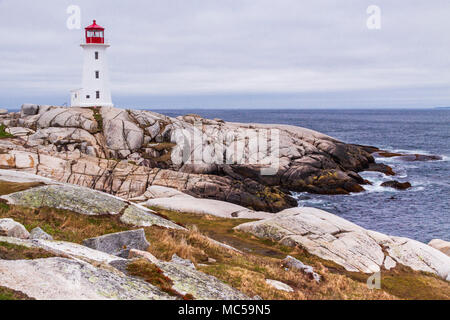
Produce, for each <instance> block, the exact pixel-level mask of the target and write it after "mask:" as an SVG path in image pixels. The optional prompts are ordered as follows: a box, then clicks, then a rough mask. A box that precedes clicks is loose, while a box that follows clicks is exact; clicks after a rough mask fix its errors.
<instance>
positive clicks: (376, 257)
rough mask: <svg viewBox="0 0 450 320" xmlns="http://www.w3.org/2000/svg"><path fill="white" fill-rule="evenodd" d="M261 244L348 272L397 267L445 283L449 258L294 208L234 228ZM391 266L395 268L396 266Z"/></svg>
mask: <svg viewBox="0 0 450 320" xmlns="http://www.w3.org/2000/svg"><path fill="white" fill-rule="evenodd" d="M235 229H236V230H239V231H244V232H248V233H251V234H253V235H255V236H257V237H259V238H262V239H271V240H274V241H279V242H281V243H282V244H284V245H288V246H299V247H302V248H304V249H305V250H307V251H308V252H310V253H311V254H314V255H316V256H319V257H321V258H323V259H326V260H331V261H334V262H335V263H337V264H339V265H341V266H343V267H344V268H345V269H346V270H348V271H352V272H364V273H374V272H379V271H380V270H381V267H382V266H383V265H385V266H387V269H388V268H389V269H390V268H392V267H393V266H394V265H395V263H398V264H403V265H405V266H408V267H411V268H412V269H414V270H420V271H425V272H430V273H434V274H436V275H438V276H439V277H441V278H443V279H447V278H448V277H449V275H450V257H448V256H446V255H445V254H443V253H442V252H440V251H439V250H436V249H434V248H432V247H430V246H427V245H425V244H423V243H421V242H418V241H415V240H411V239H407V238H401V237H394V236H387V235H384V234H382V233H379V232H375V231H371V230H366V229H364V228H362V227H360V226H357V225H356V224H354V223H351V222H349V221H347V220H345V219H342V218H340V217H338V216H335V215H333V214H331V213H328V212H325V211H322V210H319V209H315V208H292V209H287V210H284V211H282V212H280V213H278V214H277V215H276V216H275V217H274V218H272V219H265V220H260V221H255V222H248V223H244V224H241V225H239V226H237V227H236V228H235ZM394 262H395V263H394Z"/></svg>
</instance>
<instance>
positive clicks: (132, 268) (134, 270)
mask: <svg viewBox="0 0 450 320" xmlns="http://www.w3.org/2000/svg"><path fill="white" fill-rule="evenodd" d="M127 271H128V273H129V274H130V275H132V276H137V277H140V278H142V279H144V280H145V281H146V282H148V283H150V284H152V285H154V286H157V287H158V288H160V289H161V290H162V291H164V292H166V293H168V294H169V295H171V296H175V297H178V298H181V299H184V300H192V296H191V295H189V294H187V295H181V294H179V293H178V292H177V291H175V290H174V289H172V286H173V281H172V280H171V279H170V278H168V277H166V276H165V275H164V273H163V271H162V270H161V269H160V268H158V266H156V265H154V264H153V263H151V262H149V261H148V260H146V259H139V260H135V261H133V262H131V263H130V264H128V266H127Z"/></svg>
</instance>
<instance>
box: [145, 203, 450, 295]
mask: <svg viewBox="0 0 450 320" xmlns="http://www.w3.org/2000/svg"><path fill="white" fill-rule="evenodd" d="M158 211H159V212H160V213H162V214H163V215H165V216H167V217H169V218H170V219H171V220H172V221H174V222H177V223H180V224H183V225H186V226H188V227H189V228H190V229H191V230H190V232H189V233H180V232H173V231H167V230H165V231H158V232H155V231H152V232H149V233H150V234H149V237H150V238H151V237H152V233H153V237H154V241H153V243H152V246H151V248H150V251H151V252H152V253H153V254H154V255H155V256H157V257H159V258H161V259H169V258H170V257H171V255H172V254H173V253H177V254H178V255H179V256H181V257H182V258H188V259H190V260H192V261H193V262H194V263H196V264H197V265H198V264H199V263H202V264H203V263H205V262H206V261H207V257H211V258H214V259H215V260H217V262H216V263H212V264H209V265H208V266H199V267H198V268H199V270H201V271H203V272H206V273H208V274H211V275H213V276H216V277H217V278H219V279H221V280H223V281H225V282H226V283H228V284H230V285H232V286H233V287H235V288H237V289H239V290H241V291H242V292H244V293H246V294H248V295H249V296H254V295H259V296H260V297H262V298H263V299H377V300H380V299H397V298H401V299H449V298H450V297H449V292H450V286H449V284H448V283H447V282H446V281H443V280H441V279H439V278H438V277H436V276H434V275H431V274H428V273H423V272H416V271H413V270H411V269H410V268H406V267H403V266H398V267H397V268H396V269H395V270H391V271H389V272H388V271H386V270H383V272H382V279H381V283H382V290H372V289H369V288H368V287H367V285H366V281H367V279H368V277H369V276H370V275H368V274H362V273H350V272H347V271H346V270H345V269H344V268H343V267H341V266H339V265H337V264H336V263H334V262H332V261H327V260H323V259H320V258H318V257H317V256H314V255H310V254H309V253H308V252H306V251H304V250H302V249H301V248H290V247H285V246H282V245H280V244H278V243H274V242H272V241H268V240H261V239H258V238H256V237H253V236H251V235H248V234H244V233H240V232H234V231H233V230H232V228H233V227H234V226H235V225H238V224H240V223H243V222H245V221H242V220H243V219H233V220H232V219H224V218H218V217H213V216H201V215H196V214H189V213H178V212H170V211H166V210H158ZM246 221H248V220H246ZM205 235H207V236H208V237H211V238H213V239H215V240H220V241H222V242H225V243H227V244H230V245H232V246H234V247H236V248H238V249H239V250H242V251H244V252H245V253H244V254H239V253H237V252H235V251H233V250H229V249H225V248H223V247H220V246H218V245H217V244H214V243H213V242H211V241H210V240H209V239H208V237H206V236H205ZM157 239H160V240H159V241H158V240H157ZM159 242H162V243H164V244H165V245H161V244H160V243H159ZM288 254H289V255H291V256H294V257H296V258H298V259H299V260H301V261H302V262H304V263H307V264H309V265H311V266H313V267H314V268H315V271H316V272H318V273H319V274H320V275H321V276H322V281H321V283H320V284H317V283H316V282H314V281H312V280H311V279H310V278H309V277H308V276H306V275H305V274H303V273H301V272H295V271H290V270H285V269H283V268H282V266H281V259H282V258H284V257H285V256H286V255H288ZM265 279H274V280H278V281H281V282H284V283H286V284H288V285H290V286H291V287H292V288H294V289H295V292H294V293H286V292H283V291H279V290H275V289H273V288H272V287H270V286H269V285H267V284H266V283H265Z"/></svg>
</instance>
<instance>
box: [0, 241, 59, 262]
mask: <svg viewBox="0 0 450 320" xmlns="http://www.w3.org/2000/svg"><path fill="white" fill-rule="evenodd" d="M54 256H55V255H54V254H51V253H49V252H47V251H45V250H42V249H40V248H28V247H25V246H21V245H16V244H11V243H8V242H2V241H0V259H3V260H31V259H41V258H51V257H54Z"/></svg>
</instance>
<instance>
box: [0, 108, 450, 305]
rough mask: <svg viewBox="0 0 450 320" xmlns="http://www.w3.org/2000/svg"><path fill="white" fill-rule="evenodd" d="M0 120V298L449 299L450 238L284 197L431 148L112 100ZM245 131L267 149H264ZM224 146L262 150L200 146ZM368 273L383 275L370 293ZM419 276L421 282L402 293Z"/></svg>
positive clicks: (351, 184) (337, 186) (353, 188)
mask: <svg viewBox="0 0 450 320" xmlns="http://www.w3.org/2000/svg"><path fill="white" fill-rule="evenodd" d="M0 125H1V130H0V138H1V139H0V298H1V296H2V292H3V291H5V290H6V292H7V294H8V295H12V296H17V297H18V298H23V297H28V298H33V299H105V298H106V299H221V300H222V299H248V298H255V299H259V298H261V297H262V298H268V299H273V298H280V299H302V298H306V299H308V298H311V299H317V298H346V297H349V296H351V297H353V298H358V297H359V298H362V297H365V298H371V299H396V298H400V299H402V298H408V299H409V298H424V297H426V298H428V297H439V298H446V299H450V296H448V292H449V290H448V288H449V283H448V282H449V281H450V256H449V253H448V252H449V251H448V250H449V247H450V246H449V244H448V242H445V241H442V240H437V239H436V240H433V241H432V242H431V243H430V244H429V245H426V244H423V243H420V242H418V241H415V240H412V239H407V238H402V237H395V236H389V235H385V234H381V233H379V232H375V231H372V230H367V229H364V228H362V227H360V226H357V225H355V224H353V223H351V222H349V221H346V220H345V219H342V218H339V217H337V216H335V215H333V214H331V213H328V212H325V211H322V210H318V209H314V208H298V207H297V202H296V200H295V199H294V198H293V197H292V196H291V192H293V191H302V192H304V191H306V192H311V193H319V194H348V193H350V192H363V191H364V185H366V184H369V183H370V182H368V181H366V180H364V179H363V178H362V177H361V176H360V175H359V174H358V172H361V171H370V170H372V171H379V172H383V173H384V174H386V175H395V173H394V172H393V170H392V169H391V168H390V167H389V166H387V165H384V164H381V163H376V162H375V158H374V155H376V156H377V157H379V156H386V157H394V156H395V157H405V161H426V160H438V159H437V158H435V157H434V156H427V157H424V156H423V155H414V156H410V155H402V154H395V153H389V152H387V151H383V150H379V149H378V148H376V147H370V146H360V145H352V144H346V143H343V142H340V141H338V140H336V139H334V138H331V137H329V136H326V135H324V134H321V133H319V132H316V131H312V130H309V129H304V128H299V127H294V126H287V125H262V124H242V123H228V122H224V121H223V120H220V119H214V120H209V119H204V118H201V117H200V116H197V115H187V116H183V117H177V118H170V117H166V116H164V115H161V114H157V113H154V112H150V111H140V110H123V109H117V108H90V109H89V108H85V109H81V108H64V107H56V106H38V105H23V106H22V110H21V112H18V113H3V114H1V115H0ZM255 133H256V134H257V135H262V136H264V138H265V139H266V141H268V142H269V145H271V143H272V142H273V141H274V140H275V138H276V140H277V141H276V142H277V144H276V145H275V147H276V149H277V150H271V152H270V153H269V154H267V155H266V154H263V155H262V157H261V155H260V153H262V151H261V148H259V147H255V145H254V144H253V143H252V140H251V135H252V134H255ZM274 134H275V135H274ZM249 137H250V138H249ZM191 138H192V139H193V140H195V139H194V138H197V139H199V140H197V142H195V141H194V143H192V144H190V142H192V141H189V140H190V139H191ZM186 141H188V142H189V143H187V144H186ZM199 141H200V142H199ZM230 149H231V150H234V151H236V150H240V151H242V154H244V155H247V157H248V158H249V159H252V158H255V157H257V158H258V157H259V158H262V161H259V162H258V163H256V164H255V163H252V162H251V161H240V162H239V161H230V162H226V161H224V162H223V163H221V162H220V161H219V162H216V163H214V162H213V163H211V162H208V161H207V160H208V159H211V158H212V159H216V160H217V159H225V158H227V159H228V158H229V155H230V152H229V151H230ZM269 149H270V148H269ZM198 150H201V152H200V157H199V158H198V152H197V151H198ZM232 154H233V153H232ZM234 155H236V154H234ZM196 157H197V158H196ZM259 158H258V159H259ZM193 159H194V160H196V162H194V161H192V160H193ZM249 159H247V160H249ZM241 160H242V159H241ZM244 160H246V159H244ZM273 167H276V170H275V171H273V172H272V174H269V175H268V174H264V172H265V171H264V170H265V169H270V168H273ZM387 187H399V188H407V184H401V183H399V182H398V181H395V180H394V181H391V183H389V184H387ZM96 219H98V220H96ZM299 259H301V261H300V260H299ZM307 262H308V263H310V264H311V265H308V264H305V263H307ZM255 266H257V267H255ZM377 272H381V273H382V274H385V278H383V279H384V280H383V281H385V283H388V284H389V285H387V286H386V287H385V288H383V289H382V290H381V291H379V292H373V291H371V290H370V289H368V288H367V287H366V284H365V281H366V278H367V277H368V276H370V275H371V274H373V273H377ZM73 275H76V277H75V276H73ZM92 279H96V280H95V281H92ZM249 279H251V281H250V280H249ZM416 282H417V283H421V284H422V283H425V284H426V285H425V287H424V288H425V289H423V291H421V292H419V293H417V295H412V294H413V293H411V290H410V289H409V288H410V287H408V286H411V287H414V286H415V284H416ZM42 283H46V286H45V288H42V287H41V284H42ZM336 283H340V284H342V283H346V286H345V288H347V289H342V290H343V291H342V292H340V291H339V289H338V288H336ZM349 288H351V289H349ZM2 290H3V291H2ZM331 292H333V293H331ZM355 292H356V293H355ZM414 294H416V293H414Z"/></svg>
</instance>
